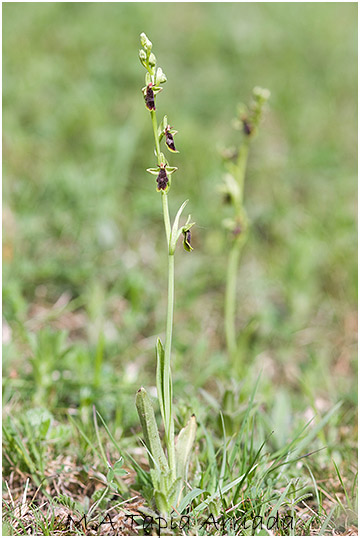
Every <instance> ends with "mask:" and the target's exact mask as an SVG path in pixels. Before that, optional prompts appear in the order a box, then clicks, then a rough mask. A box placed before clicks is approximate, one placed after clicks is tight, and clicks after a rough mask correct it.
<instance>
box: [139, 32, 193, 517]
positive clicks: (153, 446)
mask: <svg viewBox="0 0 360 538" xmlns="http://www.w3.org/2000/svg"><path fill="white" fill-rule="evenodd" d="M140 42H141V46H142V48H141V49H140V51H139V58H140V62H141V64H142V65H143V66H144V68H145V69H146V73H145V86H144V87H143V88H142V93H143V97H144V105H145V108H146V109H147V111H148V112H149V114H150V119H151V123H152V130H153V135H154V142H155V156H156V165H155V166H153V167H151V168H148V169H147V171H148V172H149V173H150V174H151V175H153V176H155V179H156V184H155V187H156V190H157V191H158V192H159V195H160V197H161V202H162V209H163V217H164V226H165V234H166V248H167V254H168V297H167V319H166V335H165V345H163V343H162V342H161V340H160V338H158V340H157V343H156V357H157V369H156V386H157V395H158V400H159V406H160V411H161V417H162V421H163V426H164V445H165V450H164V448H163V444H162V442H161V438H160V434H159V430H158V427H157V424H156V420H155V413H154V408H153V406H152V403H151V401H150V398H149V396H148V394H147V392H146V390H145V389H144V388H143V387H142V388H140V389H139V390H138V392H137V394H136V407H137V410H138V414H139V418H140V422H141V426H142V430H143V435H144V441H145V445H146V449H147V452H148V458H149V465H150V477H151V482H152V488H153V497H154V500H155V503H156V505H157V508H158V509H159V511H160V512H161V513H164V514H166V513H169V512H170V511H171V508H175V507H176V506H177V505H178V503H179V501H180V499H181V494H182V490H183V488H184V481H185V478H186V473H187V467H188V462H189V457H190V452H191V448H192V446H193V444H194V441H195V435H196V419H195V416H194V415H193V416H192V417H190V419H189V421H188V423H187V425H186V426H185V427H184V428H183V429H182V430H181V431H180V433H179V435H178V437H177V440H176V442H175V432H174V411H173V394H172V377H171V341H172V332H173V317H174V292H175V290H174V267H175V260H174V258H175V247H176V245H177V242H178V240H179V238H180V237H181V236H182V237H183V247H184V249H185V250H186V251H187V252H190V251H191V250H192V246H191V228H192V227H193V226H194V224H195V223H194V222H192V221H191V216H190V215H189V217H188V219H187V221H186V222H185V224H183V225H182V226H181V225H180V218H181V215H182V212H183V210H184V208H185V206H186V204H187V202H188V200H186V201H185V202H184V203H183V204H182V205H181V207H180V209H179V210H178V212H177V214H176V216H175V218H174V220H173V222H172V223H171V219H170V213H169V205H168V196H169V192H170V189H171V185H172V175H173V174H174V173H175V172H176V170H177V168H176V167H174V166H170V163H169V161H168V159H167V158H166V156H165V154H164V153H163V152H162V150H161V144H162V142H163V141H164V143H165V148H166V150H167V151H170V152H172V153H178V151H177V149H176V146H175V141H174V136H175V135H176V134H177V131H176V130H175V129H174V128H173V127H172V126H170V125H169V123H168V119H167V116H164V117H163V119H162V120H161V122H160V124H159V125H158V121H157V115H156V113H157V107H156V100H157V96H158V94H159V93H160V92H161V91H162V89H163V84H164V83H165V82H166V80H167V79H166V75H165V73H164V72H163V70H162V69H161V67H159V66H158V65H157V60H156V57H155V54H154V53H153V52H152V43H151V41H150V40H149V39H148V37H147V36H146V35H145V34H144V33H142V34H141V35H140Z"/></svg>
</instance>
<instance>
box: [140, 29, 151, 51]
mask: <svg viewBox="0 0 360 538" xmlns="http://www.w3.org/2000/svg"><path fill="white" fill-rule="evenodd" d="M140 43H141V45H142V47H144V49H145V50H146V51H148V50H151V49H152V43H151V41H150V39H149V38H148V37H147V35H146V34H145V33H144V32H142V33H141V34H140Z"/></svg>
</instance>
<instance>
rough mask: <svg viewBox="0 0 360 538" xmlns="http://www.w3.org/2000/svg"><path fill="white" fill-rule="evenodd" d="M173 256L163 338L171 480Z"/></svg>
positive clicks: (167, 445)
mask: <svg viewBox="0 0 360 538" xmlns="http://www.w3.org/2000/svg"><path fill="white" fill-rule="evenodd" d="M174 261H175V256H174V254H170V253H169V256H168V262H169V265H168V304H167V316H166V337H165V360H164V385H165V413H166V422H165V433H166V447H167V451H168V458H169V467H170V470H171V473H172V477H173V480H175V478H176V464H175V443H174V419H173V414H172V379H171V341H172V330H173V319H174V280H175V264H174Z"/></svg>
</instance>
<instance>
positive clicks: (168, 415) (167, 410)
mask: <svg viewBox="0 0 360 538" xmlns="http://www.w3.org/2000/svg"><path fill="white" fill-rule="evenodd" d="M150 115H151V122H152V126H153V131H154V139H155V148H156V155H157V159H158V164H159V165H160V160H161V159H160V143H159V135H158V126H157V119H156V113H155V111H154V110H151V111H150ZM161 199H162V207H163V216H164V225H165V232H166V241H167V246H168V300H167V315H166V336H165V350H164V355H165V358H164V372H163V375H162V379H163V380H164V409H161V414H162V417H163V421H164V427H165V442H166V448H167V453H168V460H169V467H170V471H171V475H172V479H173V480H175V479H176V462H175V442H174V419H173V415H172V379H171V341H172V330H173V319H174V279H175V264H174V253H173V252H170V242H171V222H170V214H169V205H168V195H167V193H166V192H162V193H161Z"/></svg>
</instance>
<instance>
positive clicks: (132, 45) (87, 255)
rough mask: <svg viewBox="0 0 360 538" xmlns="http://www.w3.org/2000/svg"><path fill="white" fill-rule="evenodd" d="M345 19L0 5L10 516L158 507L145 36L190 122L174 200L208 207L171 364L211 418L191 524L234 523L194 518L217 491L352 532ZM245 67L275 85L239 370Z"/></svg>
mask: <svg viewBox="0 0 360 538" xmlns="http://www.w3.org/2000/svg"><path fill="white" fill-rule="evenodd" d="M356 19H357V6H356V5H355V4H354V3H353V4H351V3H347V4H344V3H332V4H329V3H319V4H316V3H313V4H311V3H310V4H300V3H298V4H296V3H295V4H286V3H285V4H281V3H268V4H262V3H253V4H250V3H245V4H244V3H243V4H241V3H225V4H223V3H222V4H220V3H214V4H206V3H205V4H200V3H189V4H184V3H173V4H170V3H164V4H161V3H160V4H159V3H140V4H130V3H125V4H124V3H123V4H116V3H103V4H101V3H92V4H89V3H87V4H86V3H85V4H80V3H72V4H61V3H52V4H51V3H45V4H40V3H38V4H36V3H32V4H11V3H5V4H4V5H3V81H4V85H3V135H4V136H3V178H4V181H3V230H4V233H3V315H4V346H3V374H4V375H3V410H4V419H3V444H4V448H3V464H4V467H3V481H4V484H3V497H4V499H5V500H4V534H14V535H16V534H17V535H22V534H26V533H27V532H28V529H29V528H30V526H32V529H33V531H34V532H33V534H41V535H52V534H54V533H57V534H69V533H72V534H74V535H75V534H82V535H83V534H84V533H85V531H84V528H83V527H81V525H80V526H79V528H76V526H74V525H73V526H71V525H70V523H69V522H68V519H67V518H68V516H69V514H70V515H71V516H72V518H73V519H74V520H77V519H81V517H82V515H83V514H84V513H89V512H90V515H89V519H90V520H91V522H92V524H93V525H94V526H95V527H96V525H98V534H109V533H110V531H111V525H106V523H108V520H106V521H104V517H105V516H106V515H109V514H110V515H111V517H112V520H114V523H113V524H114V525H118V529H121V530H122V533H124V534H133V532H132V529H131V526H129V521H130V520H127V521H125V519H124V514H130V515H136V514H138V521H137V523H138V525H139V528H138V529H137V530H136V532H139V533H140V534H144V532H145V531H144V529H143V526H142V519H141V516H140V514H145V513H148V514H150V515H151V514H152V515H153V516H154V517H156V514H154V513H153V512H152V510H153V507H152V506H151V502H149V489H148V488H147V480H148V477H147V474H146V452H145V449H144V447H143V445H142V444H141V442H140V440H139V436H140V425H139V422H138V417H137V414H136V408H135V402H134V399H135V392H136V390H137V389H138V388H139V387H140V386H141V385H143V384H146V386H147V387H149V388H150V393H151V394H154V390H153V392H151V388H152V387H153V388H154V387H155V383H156V380H155V354H154V346H155V343H156V339H157V337H158V336H161V337H162V338H163V335H162V334H161V331H163V327H164V321H165V312H166V288H167V282H166V274H165V273H164V267H165V266H166V253H165V249H164V243H165V236H164V231H163V224H162V216H161V204H160V201H159V197H158V193H156V191H155V188H154V182H153V178H151V176H149V175H148V174H147V173H146V172H145V168H147V167H148V166H149V161H148V156H149V155H151V154H152V151H153V148H152V145H153V142H152V139H151V136H150V134H151V123H150V120H149V118H148V117H147V114H146V111H145V110H144V106H143V97H142V95H141V91H140V88H141V87H142V85H143V72H142V67H141V65H140V62H139V61H138V58H137V53H138V48H139V45H138V40H139V34H140V32H142V31H145V32H146V33H147V34H148V35H149V37H150V38H151V39H152V41H153V42H154V44H156V53H157V55H158V57H159V59H160V58H161V65H162V67H163V68H164V71H165V72H166V74H167V76H168V82H167V84H166V86H165V89H164V92H163V94H162V95H161V101H160V100H159V114H160V115H161V113H162V112H163V113H165V112H166V113H167V114H168V117H169V122H170V124H171V123H172V122H174V119H175V118H176V120H177V123H176V128H177V129H178V130H179V134H178V135H177V140H176V143H177V147H178V149H179V150H180V154H179V155H175V156H174V159H173V161H174V163H173V164H174V165H175V166H178V168H179V171H178V172H177V173H176V174H175V175H174V181H173V188H172V196H171V201H170V209H171V212H172V213H174V211H175V210H176V209H177V207H178V206H179V205H180V204H181V202H182V201H183V199H184V198H189V199H190V200H191V203H189V211H190V212H191V214H192V215H193V216H194V217H195V220H196V223H197V226H196V227H195V228H194V231H193V234H192V239H193V246H194V252H193V253H192V254H191V256H188V255H187V253H182V252H181V251H180V249H179V252H178V253H177V266H176V311H175V332H174V341H173V349H174V351H173V366H172V370H173V380H174V394H175V396H176V400H175V409H176V428H178V427H181V426H182V425H183V424H184V423H185V422H186V420H187V419H188V417H189V415H190V414H191V413H192V412H195V414H196V417H197V421H198V432H197V439H196V449H195V450H194V453H193V458H192V463H191V466H190V469H189V477H188V482H189V484H190V486H191V488H192V489H193V491H192V492H191V493H190V494H189V495H190V496H188V497H186V496H185V498H184V510H186V509H188V510H189V514H190V515H191V518H192V521H191V525H192V531H193V533H194V534H195V533H198V534H199V535H206V534H210V535H211V534H224V533H225V534H226V533H228V534H231V529H230V528H225V531H227V532H223V531H222V529H221V525H220V526H219V527H218V528H216V527H214V526H211V525H208V526H207V527H206V525H205V521H206V518H207V517H208V516H209V513H210V512H211V513H212V514H213V515H214V517H216V518H218V517H221V514H223V513H224V511H227V510H228V512H227V515H234V516H236V518H237V519H239V518H245V519H246V520H247V521H250V520H251V521H252V520H253V519H254V517H255V516H256V515H261V516H263V517H264V518H265V517H268V516H269V515H270V514H271V513H273V514H275V513H276V511H277V510H278V511H279V512H280V513H281V514H282V515H285V514H288V515H291V514H293V515H295V516H296V518H297V526H296V528H295V529H294V530H293V531H291V529H289V528H285V529H284V528H282V529H279V530H278V533H279V534H283V535H289V534H291V533H292V534H295V535H296V534H303V535H308V534H310V533H312V534H320V535H321V534H331V533H332V532H335V531H336V532H338V533H343V534H348V533H350V532H351V529H353V528H356V524H357V523H356V522H357V516H356V486H357V469H356V445H357V434H356V404H357V387H356V383H355V382H354V380H355V378H356V327H357V325H356V320H357V272H356V270H357V265H356V257H355V252H356V239H357V236H356V225H355V223H356V210H357V207H356V202H355V200H356V174H357V168H356V164H357V163H356V155H357V147H356V146H357V145H356V129H357V122H356V103H357V70H356V65H357V54H356V50H357V49H356V43H357V27H356ZM255 85H261V86H263V87H267V88H269V89H270V90H271V100H270V103H269V110H268V112H267V114H266V115H265V118H264V121H263V123H262V126H261V129H260V133H259V136H258V137H257V139H256V141H254V144H253V146H252V150H251V155H250V159H249V168H248V172H247V177H246V193H245V203H246V209H247V212H248V215H249V218H250V220H251V222H252V226H251V234H250V236H249V239H248V241H247V244H246V247H245V248H244V252H243V255H242V261H241V267H240V271H239V275H238V290H237V291H238V308H237V312H238V316H237V323H238V327H239V332H240V346H241V353H242V356H243V357H245V360H244V362H245V367H244V370H243V372H241V376H240V378H239V379H235V378H234V377H232V376H231V374H230V373H229V371H228V367H227V357H226V353H225V334H224V326H223V301H224V291H225V280H224V278H225V272H226V255H227V252H228V244H227V241H226V235H225V234H224V232H223V230H222V226H221V222H222V219H223V218H224V211H223V207H222V206H221V200H220V197H219V195H218V192H217V185H218V184H219V182H220V179H221V174H222V165H221V159H220V157H219V151H220V150H221V148H222V147H224V146H231V145H236V144H237V139H236V138H235V137H236V133H235V132H234V131H233V129H232V128H231V124H230V122H231V118H232V117H233V116H234V113H235V110H236V105H237V103H238V102H240V101H247V100H248V98H249V96H250V93H251V90H252V88H253V87H254V86H255ZM255 387H256V390H255ZM94 406H95V408H96V410H97V412H98V415H96V414H94ZM96 417H97V418H96ZM313 417H314V418H313ZM94 418H96V422H94ZM158 418H159V414H158ZM312 418H313V420H312V421H311V419H312ZM310 421H311V422H310ZM121 457H122V458H124V463H123V464H122V463H118V464H117V465H116V466H115V464H116V462H119V460H120V462H121ZM133 460H135V462H136V463H137V464H138V466H140V467H139V468H138V473H137V474H136V473H135V472H134V470H133V465H134V463H133ZM109 465H110V467H112V469H110V467H109ZM114 469H115V470H116V473H118V474H116V473H114V472H110V471H111V470H112V471H114ZM123 469H125V470H126V471H127V474H126V475H125V474H123V473H122V471H123ZM141 469H142V471H141ZM23 501H24V502H25V504H23V506H21V505H22V503H23ZM186 503H188V507H186ZM100 523H103V524H101V525H100ZM226 524H227V525H229V523H224V525H226ZM99 525H100V526H99ZM124 525H125V526H124ZM126 525H128V526H126ZM259 531H260V529H255V530H254V533H256V532H259ZM171 532H173V533H174V534H181V531H180V530H179V529H174V530H173V531H171ZM243 532H244V533H245V534H246V533H248V534H250V535H251V534H252V533H253V531H252V529H247V530H246V531H243Z"/></svg>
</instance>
